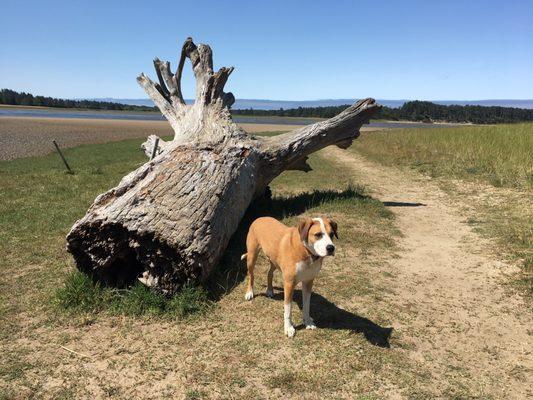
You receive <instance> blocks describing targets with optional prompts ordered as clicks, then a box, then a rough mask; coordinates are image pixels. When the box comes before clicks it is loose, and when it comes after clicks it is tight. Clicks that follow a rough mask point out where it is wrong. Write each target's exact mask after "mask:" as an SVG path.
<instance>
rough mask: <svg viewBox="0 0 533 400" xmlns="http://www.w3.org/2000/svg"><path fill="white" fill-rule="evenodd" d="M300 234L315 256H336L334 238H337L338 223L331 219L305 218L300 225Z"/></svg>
mask: <svg viewBox="0 0 533 400" xmlns="http://www.w3.org/2000/svg"><path fill="white" fill-rule="evenodd" d="M298 232H299V233H300V238H301V239H302V242H303V243H304V245H305V247H307V249H308V250H309V251H310V252H311V253H312V254H313V255H315V256H319V257H325V256H332V255H334V254H335V246H334V245H333V237H336V238H338V236H337V223H336V222H335V221H333V220H332V219H330V218H326V217H320V218H303V219H302V220H300V222H299V224H298Z"/></svg>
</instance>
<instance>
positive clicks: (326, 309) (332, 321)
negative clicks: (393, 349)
mask: <svg viewBox="0 0 533 400" xmlns="http://www.w3.org/2000/svg"><path fill="white" fill-rule="evenodd" d="M274 289H276V291H275V292H274V297H273V299H274V300H281V301H282V300H283V289H282V288H279V287H275V288H274ZM293 300H294V301H295V302H296V303H297V304H298V307H299V308H300V310H301V309H302V291H301V290H295V291H294V297H293ZM310 308H311V318H313V320H314V321H315V325H316V326H317V328H327V329H335V330H337V329H339V330H345V331H349V332H350V333H362V334H363V335H364V337H365V339H366V340H367V341H368V342H369V343H371V344H373V345H375V346H379V347H386V348H389V347H390V337H391V334H392V331H393V328H390V327H389V328H386V327H383V326H380V325H378V324H376V323H375V322H372V321H371V320H369V319H367V318H364V317H361V316H359V315H356V314H354V313H351V312H349V311H346V310H343V309H342V308H339V307H337V306H336V305H335V304H333V303H332V302H330V301H329V300H327V299H326V298H325V297H324V296H321V295H320V294H318V293H314V292H313V294H312V295H311V307H310ZM297 329H304V327H303V325H299V326H297Z"/></svg>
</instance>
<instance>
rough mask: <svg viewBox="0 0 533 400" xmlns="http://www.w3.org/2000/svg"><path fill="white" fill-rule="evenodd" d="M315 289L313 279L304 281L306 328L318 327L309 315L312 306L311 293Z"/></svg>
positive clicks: (303, 302) (304, 321)
mask: <svg viewBox="0 0 533 400" xmlns="http://www.w3.org/2000/svg"><path fill="white" fill-rule="evenodd" d="M312 291H313V280H312V279H311V280H310V281H307V282H302V306H303V312H302V314H303V323H304V325H305V329H316V325H315V322H314V321H313V318H311V316H310V315H309V310H310V307H311V293H312Z"/></svg>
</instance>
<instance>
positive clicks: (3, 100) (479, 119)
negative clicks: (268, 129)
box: [0, 89, 533, 124]
mask: <svg viewBox="0 0 533 400" xmlns="http://www.w3.org/2000/svg"><path fill="white" fill-rule="evenodd" d="M378 101H379V102H380V103H381V104H382V105H383V107H382V108H381V109H380V110H379V112H378V113H377V114H376V115H375V116H374V119H387V120H396V121H399V120H403V121H422V122H470V123H475V124H495V123H509V122H525V121H533V107H531V105H532V104H531V103H533V101H526V100H483V101H480V102H478V103H481V104H482V105H479V104H477V105H473V104H468V103H470V102H463V103H467V104H466V105H463V104H455V103H458V102H454V101H444V102H440V103H437V102H429V101H418V100H414V101H403V100H395V101H393V102H392V103H391V101H387V100H378ZM189 102H190V101H189ZM353 102H354V100H352V99H338V100H316V101H302V102H296V101H273V100H240V101H239V100H238V103H237V106H236V107H235V108H234V109H233V110H232V111H231V112H232V114H233V115H254V116H279V117H318V118H330V117H332V116H334V115H336V114H338V113H340V112H341V111H342V110H344V109H345V108H346V107H348V106H349V104H351V103H353ZM528 102H529V103H528ZM400 103H401V105H400ZM443 103H444V104H443ZM472 103H474V102H472ZM0 104H10V105H22V106H46V107H56V108H78V109H88V110H117V111H118V110H120V111H157V110H156V108H155V107H154V106H153V105H152V104H151V102H150V101H149V100H144V99H110V98H106V99H77V100H73V99H56V98H53V97H45V96H34V95H32V94H31V93H25V92H20V93H19V92H16V91H14V90H10V89H1V90H0ZM324 104H333V105H324ZM493 104H506V105H510V104H511V105H513V107H502V106H496V105H493ZM527 105H529V106H530V107H529V109H528V108H525V106H527ZM518 106H522V107H523V108H519V107H518ZM255 107H257V108H255Z"/></svg>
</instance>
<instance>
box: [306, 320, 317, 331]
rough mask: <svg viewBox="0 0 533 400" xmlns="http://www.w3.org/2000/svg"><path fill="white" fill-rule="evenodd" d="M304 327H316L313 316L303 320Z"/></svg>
mask: <svg viewBox="0 0 533 400" xmlns="http://www.w3.org/2000/svg"><path fill="white" fill-rule="evenodd" d="M304 325H305V329H316V325H315V321H313V318H309V319H306V320H304Z"/></svg>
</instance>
